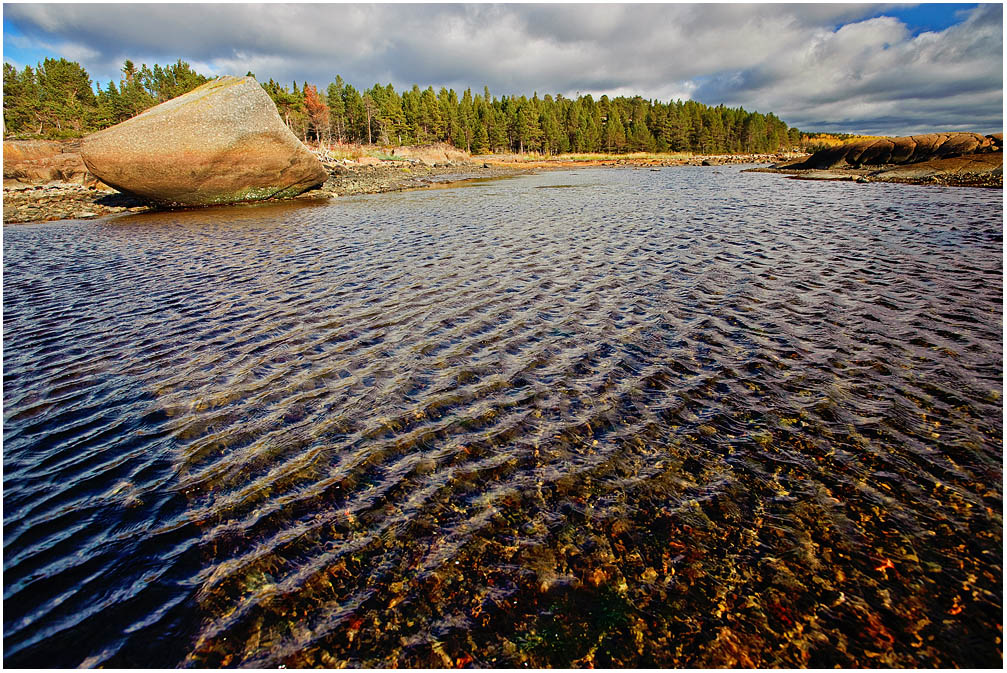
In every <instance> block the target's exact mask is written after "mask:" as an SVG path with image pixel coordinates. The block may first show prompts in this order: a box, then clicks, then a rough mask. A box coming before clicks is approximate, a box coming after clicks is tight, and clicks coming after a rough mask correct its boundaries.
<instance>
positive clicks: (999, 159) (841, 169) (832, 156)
mask: <svg viewBox="0 0 1007 673" xmlns="http://www.w3.org/2000/svg"><path fill="white" fill-rule="evenodd" d="M750 171H751V172H760V173H782V174H784V175H787V176H788V177H790V178H792V179H797V180H830V181H852V182H858V183H868V182H893V183H900V184H911V185H941V186H945V187H992V188H1001V189H1002V188H1003V134H1000V133H995V134H991V135H988V136H982V135H979V134H977V133H935V134H927V135H920V136H902V137H898V138H881V139H877V140H870V139H868V140H862V141H857V142H852V143H847V144H844V145H840V146H838V147H831V148H826V149H823V150H820V151H818V152H816V153H815V154H813V155H811V156H810V157H808V158H806V159H804V160H802V161H793V162H785V163H776V164H774V165H772V166H769V167H766V168H753V169H750Z"/></svg>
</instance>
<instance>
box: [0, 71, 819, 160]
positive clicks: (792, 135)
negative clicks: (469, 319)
mask: <svg viewBox="0 0 1007 673" xmlns="http://www.w3.org/2000/svg"><path fill="white" fill-rule="evenodd" d="M207 81H208V78H206V77H204V76H202V75H200V74H198V73H196V72H195V71H194V70H192V68H191V67H190V66H189V64H188V63H186V62H184V61H181V60H179V61H176V62H175V63H174V64H171V65H168V66H160V65H157V64H155V65H154V66H153V68H149V67H147V65H145V64H142V65H141V66H140V67H139V68H137V66H136V64H135V63H133V62H132V61H126V62H125V63H123V67H122V78H121V79H120V80H119V83H118V84H116V83H115V82H109V83H108V85H107V86H106V87H105V88H101V87H99V88H98V90H97V92H96V91H95V90H94V88H92V84H91V80H90V77H89V76H88V74H87V72H86V71H85V70H84V69H83V68H82V67H81V66H80V65H79V64H77V63H74V62H72V61H67V60H66V59H62V58H61V59H45V61H44V62H43V63H40V64H37V67H36V68H34V69H33V68H31V67H25V68H24V70H23V71H18V70H17V69H16V68H15V67H14V66H12V65H10V64H8V63H5V64H4V101H3V104H4V135H5V136H11V135H16V136H21V137H67V136H79V135H83V134H85V133H90V132H93V131H97V130H100V129H102V128H106V127H108V126H111V125H112V124H117V123H119V122H122V121H125V120H126V119H129V118H130V117H133V116H135V115H137V114H140V113H141V112H143V111H144V110H146V109H148V108H150V107H151V106H153V105H157V104H158V103H161V102H164V101H166V100H169V99H171V98H174V97H176V96H179V95H181V94H183V93H186V92H187V91H191V90H192V89H194V88H196V87H197V86H199V85H201V84H203V83H205V82H207ZM262 88H263V89H264V90H265V91H266V93H267V94H269V96H270V98H271V99H272V100H273V102H274V103H275V104H276V109H277V111H278V112H279V114H280V117H281V118H282V119H283V120H284V122H285V123H286V124H287V126H288V127H290V129H291V130H292V131H293V132H294V134H295V135H297V136H298V137H299V138H301V139H302V140H304V141H305V142H308V141H309V140H313V141H317V142H320V143H326V144H330V143H332V142H339V143H363V142H366V143H374V142H380V143H382V144H385V145H392V146H397V145H416V144H427V143H450V144H452V145H454V146H455V147H458V148H460V149H464V150H467V151H470V152H472V153H474V154H484V153H489V152H520V153H524V152H540V153H543V154H546V155H551V154H559V153H568V152H579V153H588V152H595V153H596V152H610V153H627V152H655V151H656V152H696V153H700V152H701V153H706V154H722V153H731V152H772V151H777V150H780V149H787V148H791V147H797V146H800V145H801V144H803V143H806V142H807V136H805V135H804V134H802V133H801V132H800V131H798V130H797V129H792V128H788V126H787V125H786V124H785V123H784V122H782V121H781V120H779V119H778V118H777V117H775V116H774V115H772V114H760V113H758V112H748V111H746V110H744V109H743V108H725V107H724V106H722V105H721V106H717V107H710V106H707V105H703V104H702V103H697V102H696V101H691V100H690V101H685V102H683V101H680V100H679V101H669V102H667V103H662V102H658V101H648V100H645V99H643V98H641V97H640V96H634V97H632V98H627V97H622V96H620V97H617V98H612V99H609V98H608V97H607V96H602V97H601V99H600V100H598V101H595V100H594V99H593V98H592V97H591V96H590V95H586V96H578V97H577V98H576V99H568V98H564V97H563V96H561V95H558V96H556V97H555V98H554V97H553V96H551V95H546V96H545V97H543V98H539V96H538V94H534V95H533V96H532V97H531V99H529V98H527V97H526V96H520V97H508V96H501V97H499V98H497V97H494V96H492V95H491V94H490V91H489V88H486V87H484V88H483V92H482V94H481V95H480V94H475V95H473V93H472V91H471V90H468V89H466V90H465V91H464V92H463V94H462V96H461V97H460V98H459V96H458V94H457V93H456V92H455V91H454V90H451V89H446V88H441V89H440V91H438V92H436V93H435V92H434V89H433V87H427V88H426V89H420V88H419V86H415V85H414V86H413V87H412V88H411V89H409V90H407V91H404V92H402V93H399V92H397V91H395V89H394V87H393V86H392V85H391V84H387V85H385V86H382V85H380V84H375V85H374V86H372V87H371V88H370V89H367V90H365V91H363V92H362V93H361V92H359V91H357V89H355V88H353V86H352V85H350V84H347V83H346V82H344V81H343V79H342V78H341V77H339V76H336V78H335V82H332V83H330V84H329V85H328V87H327V88H326V90H325V95H324V96H322V95H320V94H319V92H318V91H317V90H316V88H315V87H314V86H312V85H308V84H307V82H303V83H302V85H301V86H299V85H298V83H297V82H296V81H295V82H293V84H292V86H291V87H289V88H288V87H285V86H282V85H280V84H279V83H277V82H274V81H273V80H269V81H268V82H265V83H263V84H262Z"/></svg>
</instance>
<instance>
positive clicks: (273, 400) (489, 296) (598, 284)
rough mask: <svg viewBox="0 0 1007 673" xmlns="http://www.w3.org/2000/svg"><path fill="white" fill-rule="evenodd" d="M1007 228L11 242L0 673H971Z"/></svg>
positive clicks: (969, 224) (708, 218) (542, 211)
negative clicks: (627, 669) (370, 671)
mask: <svg viewBox="0 0 1007 673" xmlns="http://www.w3.org/2000/svg"><path fill="white" fill-rule="evenodd" d="M1002 221H1003V194H1002V192H1001V191H999V190H978V189H945V188H920V187H911V186H903V185H881V184H871V185H853V184H849V183H845V184H844V183H814V182H797V181H790V180H784V179H782V178H781V177H780V176H776V175H767V174H743V173H740V172H739V170H738V168H736V167H725V168H718V169H709V168H705V169H704V168H693V167H678V168H667V169H663V170H661V171H648V170H606V169H583V170H579V171H572V172H554V173H546V174H542V175H537V176H525V177H521V178H515V179H510V180H502V181H494V182H482V183H477V184H475V185H472V186H468V187H459V188H451V189H440V190H436V191H428V192H423V191H420V192H409V193H402V194H391V195H387V194H386V195H379V196H373V197H356V198H346V199H339V200H337V201H333V202H329V203H322V202H319V203H307V204H304V203H301V204H279V205H277V204H272V205H259V206H248V207H241V208H220V209H212V210H204V211H191V212H188V211H183V212H168V213H159V214H148V215H142V216H127V217H120V218H113V219H106V220H99V221H90V222H58V223H49V224H39V225H30V226H17V227H5V228H4V276H3V281H4V283H3V309H4V313H3V321H4V334H3V336H4V345H3V355H4V368H3V375H4V388H3V398H4V426H3V439H4V443H3V447H4V449H3V451H4V493H3V505H4V534H3V545H4V663H5V665H7V666H43V667H53V666H77V665H80V664H84V665H88V666H97V665H105V666H165V667H166V666H239V665H245V666H276V665H279V664H286V665H288V666H338V665H343V664H349V665H353V666H367V667H385V666H423V667H441V666H480V667H487V666H488V667H497V668H506V667H524V666H529V667H543V666H564V667H569V666H587V665H594V666H605V667H612V666H637V667H653V666H659V667H674V666H678V667H681V666H686V667H713V666H735V667H738V666H743V667H750V666H760V667H796V666H815V667H831V666H835V665H839V666H843V667H860V666H920V667H930V666H940V667H950V666H991V667H998V666H999V665H1000V664H1001V662H1002V655H1001V652H1002V645H1001V637H1002V632H1001V628H1002V627H1001V625H1000V624H1001V614H1002V595H1003V585H1002V562H1003V558H1002V483H1003V477H1002V434H1003V426H1002V419H1003V401H1002V393H1003V339H1002V329H1003V312H1002V309H1003V283H1002V278H1003V255H1002V246H1003V243H1002V233H1003V232H1002Z"/></svg>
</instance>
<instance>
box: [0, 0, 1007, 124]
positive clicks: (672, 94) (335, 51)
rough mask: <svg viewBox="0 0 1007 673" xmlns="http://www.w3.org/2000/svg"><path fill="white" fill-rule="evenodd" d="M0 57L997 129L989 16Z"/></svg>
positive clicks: (233, 31)
mask: <svg viewBox="0 0 1007 673" xmlns="http://www.w3.org/2000/svg"><path fill="white" fill-rule="evenodd" d="M3 26H4V35H3V45H4V47H3V49H4V60H5V61H8V62H10V63H13V64H14V65H16V66H18V67H23V66H24V65H25V64H28V65H33V66H34V64H35V63H36V62H37V61H40V60H42V59H44V58H45V57H59V56H62V57H65V58H68V59H70V60H74V61H77V62H79V63H80V64H81V65H83V66H84V67H85V68H86V69H87V71H88V72H89V73H90V74H91V77H92V79H93V80H94V81H96V82H98V83H99V84H101V85H102V86H104V85H105V84H107V83H108V81H109V80H110V79H114V80H115V81H118V79H119V68H120V67H121V66H122V62H123V61H124V60H125V59H127V58H128V59H131V60H133V61H134V62H136V63H147V64H149V65H153V64H154V63H161V64H166V63H171V62H174V61H175V60H177V59H179V58H181V59H183V60H186V61H188V62H189V63H190V64H191V65H192V66H193V67H194V68H195V69H196V70H198V71H199V72H202V73H203V74H206V75H218V74H237V75H244V74H245V72H247V71H249V70H251V71H252V72H254V73H255V74H256V76H257V77H258V78H259V80H260V81H265V80H267V79H269V78H273V79H275V80H277V81H280V82H282V83H285V84H288V85H289V84H290V82H291V81H292V80H297V81H298V82H303V81H304V80H307V81H308V82H310V83H313V84H317V85H319V88H324V87H325V86H326V85H327V84H328V83H329V82H331V81H333V80H334V79H335V76H336V75H337V74H339V75H341V76H342V77H343V79H345V80H346V81H347V82H349V83H350V84H353V85H354V86H356V87H357V88H358V89H365V88H368V87H370V86H371V85H373V84H374V83H381V84H387V83H389V82H390V83H392V84H393V85H394V86H395V87H396V88H397V89H399V90H402V89H404V88H408V87H411V86H412V85H413V84H414V83H415V84H419V85H420V87H421V88H425V87H427V86H433V87H434V88H435V89H438V88H440V87H441V86H445V87H448V88H454V89H455V90H456V91H459V92H461V91H462V90H464V89H465V88H468V87H471V88H472V89H473V91H476V92H481V91H482V88H483V86H484V85H486V86H489V87H490V90H491V92H492V93H493V94H494V95H498V96H499V95H501V94H528V95H531V94H532V93H533V92H538V93H539V95H544V94H546V93H551V94H557V93H560V94H563V95H566V96H575V95H576V94H577V93H591V94H593V95H595V96H596V97H597V96H598V95H601V94H603V93H605V94H608V95H610V96H613V95H635V94H639V95H642V96H644V97H646V98H650V99H658V100H662V101H667V100H671V99H678V98H681V99H686V98H692V99H695V100H698V101H700V102H703V103H707V104H711V105H717V104H721V103H723V104H725V105H728V106H730V107H735V106H743V107H744V108H746V109H748V110H758V111H760V112H774V113H775V114H777V116H779V117H780V118H782V119H783V120H784V121H786V122H787V123H789V124H790V125H791V126H796V127H798V128H800V129H802V130H807V131H815V130H817V131H843V132H855V133H873V134H885V135H902V134H911V133H925V132H930V131H940V130H972V131H979V132H983V133H990V132H996V131H1002V130H1003V63H1004V61H1003V7H1002V5H1000V4H979V5H977V4H952V5H947V4H922V5H905V4H899V5H878V4H845V5H839V4H783V5H772V4H763V3H752V4H700V5H695V4H677V3H675V4H639V5H631V4H587V5H576V4H549V5H536V4H507V5H495V4H454V5H435V4H383V5H357V4H289V5H280V4H199V5H185V4H139V3H129V4H98V5H89V4H36V3H24V4H21V3H5V4H4V6H3Z"/></svg>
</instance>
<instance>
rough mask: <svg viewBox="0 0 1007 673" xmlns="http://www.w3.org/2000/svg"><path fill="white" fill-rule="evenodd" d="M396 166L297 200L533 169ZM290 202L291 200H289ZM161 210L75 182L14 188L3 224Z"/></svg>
mask: <svg viewBox="0 0 1007 673" xmlns="http://www.w3.org/2000/svg"><path fill="white" fill-rule="evenodd" d="M389 163H392V164H396V165H388V166H383V165H375V166H368V165H364V166H354V167H352V168H351V167H329V166H327V167H326V168H327V169H328V171H329V177H328V179H327V180H326V181H325V183H324V184H323V185H322V186H321V187H320V188H318V189H313V190H310V191H307V192H305V193H304V194H301V195H300V196H298V197H294V198H312V199H317V198H319V197H326V196H328V197H337V196H351V195H355V194H378V193H383V192H395V191H404V190H407V189H423V188H426V187H430V186H432V185H437V184H442V183H446V182H457V181H463V180H472V179H477V178H494V177H507V176H511V175H517V174H520V173H524V172H528V171H529V170H530V169H525V168H519V167H509V166H489V165H487V166H485V167H484V166H483V165H481V164H473V165H454V164H452V165H440V166H426V165H418V166H408V167H406V166H404V165H398V162H389ZM287 200H289V199H287ZM156 209H157V207H156V206H154V205H152V204H150V203H147V202H146V201H143V200H142V199H139V198H137V197H134V196H130V195H128V194H122V193H120V192H118V191H116V190H113V189H110V188H107V187H104V186H103V185H101V186H93V185H92V186H85V185H82V184H77V183H70V182H51V183H49V184H45V185H12V186H5V187H4V190H3V222H4V224H27V223H33V222H48V221H52V220H69V219H93V218H96V217H103V216H106V215H115V214H119V213H143V212H147V211H151V210H156Z"/></svg>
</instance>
